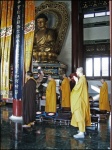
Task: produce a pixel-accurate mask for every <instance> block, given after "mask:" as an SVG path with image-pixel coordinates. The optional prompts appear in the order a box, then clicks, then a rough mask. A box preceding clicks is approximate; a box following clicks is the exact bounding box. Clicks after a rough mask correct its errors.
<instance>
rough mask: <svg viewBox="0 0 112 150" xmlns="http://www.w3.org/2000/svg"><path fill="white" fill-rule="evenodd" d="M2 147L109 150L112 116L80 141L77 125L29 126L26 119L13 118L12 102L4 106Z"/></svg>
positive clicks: (89, 131) (47, 124)
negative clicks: (24, 122)
mask: <svg viewBox="0 0 112 150" xmlns="http://www.w3.org/2000/svg"><path fill="white" fill-rule="evenodd" d="M0 109H1V149H2V150H3V149H7V150H8V149H19V150H20V149H53V150H54V149H109V147H110V126H111V125H110V118H111V117H110V115H109V116H108V119H107V120H103V121H100V122H99V123H98V130H95V128H94V126H93V127H91V128H87V129H86V136H85V138H84V139H82V140H81V139H79V140H76V139H74V138H73V135H74V134H76V133H77V128H74V127H72V126H71V125H69V126H66V125H56V124H51V123H47V122H43V123H39V122H36V124H35V125H34V126H33V127H31V128H27V129H23V128H22V122H17V121H15V122H14V121H11V120H10V119H9V117H10V116H11V115H12V104H6V106H1V107H0Z"/></svg>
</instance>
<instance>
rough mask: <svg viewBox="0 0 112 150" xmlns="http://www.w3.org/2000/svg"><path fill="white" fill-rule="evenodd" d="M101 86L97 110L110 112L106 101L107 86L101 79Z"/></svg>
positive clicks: (107, 100)
mask: <svg viewBox="0 0 112 150" xmlns="http://www.w3.org/2000/svg"><path fill="white" fill-rule="evenodd" d="M101 83H102V86H99V87H100V99H99V109H100V110H107V111H108V112H110V104H109V99H108V84H107V82H106V81H105V80H104V79H101Z"/></svg>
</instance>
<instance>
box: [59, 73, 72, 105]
mask: <svg viewBox="0 0 112 150" xmlns="http://www.w3.org/2000/svg"><path fill="white" fill-rule="evenodd" d="M62 77H63V81H62V83H61V86H60V90H61V91H62V103H61V107H64V108H65V107H70V92H71V90H70V81H69V79H68V78H67V77H66V75H65V74H63V75H62Z"/></svg>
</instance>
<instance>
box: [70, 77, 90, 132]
mask: <svg viewBox="0 0 112 150" xmlns="http://www.w3.org/2000/svg"><path fill="white" fill-rule="evenodd" d="M70 101H71V112H72V119H71V125H72V126H75V127H79V131H81V132H85V127H86V126H90V125H91V116H90V104H89V97H88V89H87V81H86V78H85V75H82V76H81V77H80V79H79V81H78V83H77V84H76V85H75V87H74V88H73V89H72V92H71V96H70Z"/></svg>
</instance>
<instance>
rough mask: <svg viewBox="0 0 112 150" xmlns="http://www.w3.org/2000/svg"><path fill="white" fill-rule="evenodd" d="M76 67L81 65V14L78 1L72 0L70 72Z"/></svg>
mask: <svg viewBox="0 0 112 150" xmlns="http://www.w3.org/2000/svg"><path fill="white" fill-rule="evenodd" d="M77 67H83V14H82V13H80V12H79V1H77V0H75V1H74V0H72V72H74V68H75V69H76V68H77Z"/></svg>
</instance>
